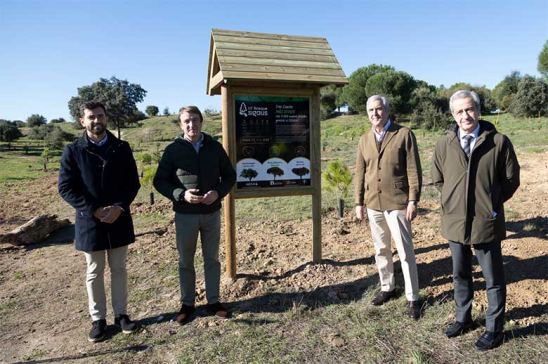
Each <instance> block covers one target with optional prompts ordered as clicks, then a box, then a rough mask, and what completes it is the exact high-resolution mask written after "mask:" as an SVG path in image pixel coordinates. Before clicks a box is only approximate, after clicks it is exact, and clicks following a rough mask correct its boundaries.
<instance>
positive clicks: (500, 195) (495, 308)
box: [432, 90, 519, 351]
mask: <svg viewBox="0 0 548 364" xmlns="http://www.w3.org/2000/svg"><path fill="white" fill-rule="evenodd" d="M449 106H450V108H451V113H452V115H453V118H454V119H455V121H456V125H454V126H453V128H452V129H451V130H449V131H448V132H447V134H446V135H445V136H443V137H442V138H441V139H440V140H438V142H437V144H436V148H435V150H434V155H433V160H432V182H433V183H434V184H435V185H436V186H437V187H438V188H439V189H440V190H441V208H442V218H441V230H442V235H443V236H444V237H445V238H446V239H448V240H449V248H450V249H451V258H452V261H453V283H454V298H455V304H456V310H457V312H456V321H455V322H454V323H452V324H451V325H450V326H449V327H448V328H447V330H446V332H445V334H446V335H447V337H450V338H451V337H456V336H459V335H461V334H463V333H464V332H466V331H468V330H470V329H471V328H472V327H473V322H472V298H473V296H474V292H473V284H472V247H473V248H474V252H475V254H476V257H477V259H478V262H479V264H480V266H481V269H482V273H483V277H484V278H485V282H486V291H487V299H488V302H489V304H488V308H487V313H486V318H485V327H486V331H485V332H484V333H483V334H482V335H481V336H480V338H479V339H478V341H477V342H476V348H477V349H478V350H482V351H483V350H489V349H492V348H495V347H497V346H499V345H500V344H502V342H503V340H504V334H503V328H504V311H505V305H506V281H505V278H504V268H503V262H502V252H501V240H503V239H504V238H505V237H506V228H505V219H504V206H503V204H504V202H506V201H507V200H508V199H510V198H511V197H512V195H513V194H514V192H516V190H517V188H518V187H519V164H518V161H517V158H516V154H515V152H514V147H513V146H512V143H511V142H510V140H509V139H508V138H507V137H506V136H505V135H502V134H500V133H498V132H497V130H496V129H495V127H494V125H493V124H491V123H489V122H487V121H483V120H480V119H479V117H480V110H481V109H480V99H479V96H478V95H477V94H476V93H475V92H473V91H466V90H460V91H457V92H455V93H454V94H453V96H451V99H450V101H449Z"/></svg>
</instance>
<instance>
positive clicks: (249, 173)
mask: <svg viewBox="0 0 548 364" xmlns="http://www.w3.org/2000/svg"><path fill="white" fill-rule="evenodd" d="M257 175H258V173H257V171H256V170H254V169H252V168H246V169H244V170H243V171H242V173H240V177H243V178H247V179H249V180H250V181H251V180H252V179H253V178H255V177H257Z"/></svg>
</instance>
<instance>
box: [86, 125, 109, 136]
mask: <svg viewBox="0 0 548 364" xmlns="http://www.w3.org/2000/svg"><path fill="white" fill-rule="evenodd" d="M105 130H106V127H105V125H103V124H100V123H95V124H92V125H90V126H89V128H88V131H89V132H90V133H91V134H93V135H103V134H104V133H105Z"/></svg>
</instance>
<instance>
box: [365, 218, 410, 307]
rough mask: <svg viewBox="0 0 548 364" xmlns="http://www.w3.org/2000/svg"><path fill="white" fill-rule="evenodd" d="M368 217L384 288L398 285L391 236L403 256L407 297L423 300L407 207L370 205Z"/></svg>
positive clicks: (388, 289)
mask: <svg viewBox="0 0 548 364" xmlns="http://www.w3.org/2000/svg"><path fill="white" fill-rule="evenodd" d="M367 217H368V218H369V225H370V226H371V236H372V238H373V243H374V245H375V262H376V263H377V269H378V271H379V278H380V281H381V291H387V292H388V291H392V290H393V289H394V288H395V281H394V263H393V260H392V245H391V241H390V238H393V239H394V242H395V243H396V249H397V250H398V256H399V257H400V263H401V270H402V272H403V279H404V282H405V297H406V298H407V300H408V301H417V300H418V299H419V278H418V274H417V263H416V261H415V252H414V250H413V241H412V238H411V236H412V235H411V223H410V222H409V221H407V219H406V218H405V210H390V211H378V210H372V209H369V208H368V209H367Z"/></svg>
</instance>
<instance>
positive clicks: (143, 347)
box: [14, 344, 149, 364]
mask: <svg viewBox="0 0 548 364" xmlns="http://www.w3.org/2000/svg"><path fill="white" fill-rule="evenodd" d="M148 348H149V345H146V344H138V345H131V346H128V347H125V348H121V349H106V350H94V351H90V352H87V353H81V354H76V355H67V356H60V357H56V358H49V359H38V360H29V361H18V362H15V363H14V364H23V363H25V364H32V363H59V362H65V361H69V360H74V361H76V360H80V359H86V358H94V357H98V356H102V355H109V354H116V353H122V352H128V353H138V352H140V351H145V350H147V349H148Z"/></svg>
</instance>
